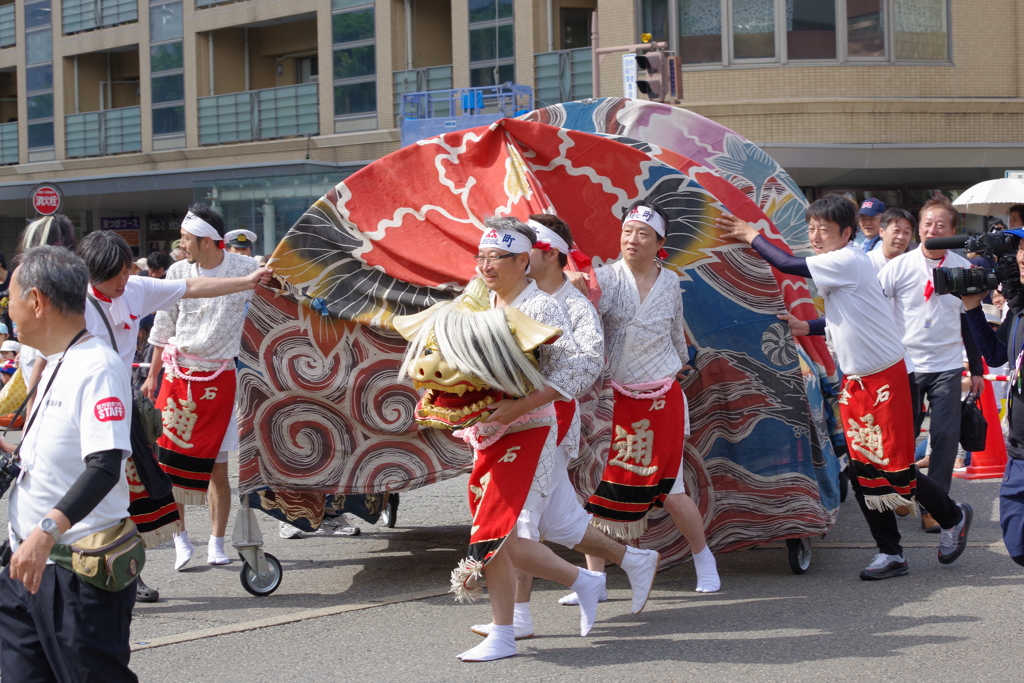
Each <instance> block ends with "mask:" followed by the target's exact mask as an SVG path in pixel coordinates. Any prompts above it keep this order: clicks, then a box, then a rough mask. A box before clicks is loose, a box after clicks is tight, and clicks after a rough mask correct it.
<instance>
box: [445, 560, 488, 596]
mask: <svg viewBox="0 0 1024 683" xmlns="http://www.w3.org/2000/svg"><path fill="white" fill-rule="evenodd" d="M483 578H484V563H483V562H481V561H480V560H475V559H473V558H472V557H467V558H465V559H462V560H459V566H458V567H456V568H455V569H453V570H452V587H451V588H449V589H448V592H449V593H454V594H455V599H456V600H457V601H458V602H463V603H465V602H475V601H476V600H478V599H479V598H481V597H483V594H484V587H483ZM471 583H472V585H470V584H471Z"/></svg>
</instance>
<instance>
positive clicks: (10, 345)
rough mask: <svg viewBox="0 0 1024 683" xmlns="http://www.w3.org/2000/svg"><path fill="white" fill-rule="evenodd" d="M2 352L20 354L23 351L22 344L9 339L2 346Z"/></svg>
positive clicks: (0, 349)
mask: <svg viewBox="0 0 1024 683" xmlns="http://www.w3.org/2000/svg"><path fill="white" fill-rule="evenodd" d="M0 351H11V352H13V353H18V352H19V351H21V344H19V343H18V342H16V341H14V340H13V339H8V340H7V341H5V342H4V343H3V344H0Z"/></svg>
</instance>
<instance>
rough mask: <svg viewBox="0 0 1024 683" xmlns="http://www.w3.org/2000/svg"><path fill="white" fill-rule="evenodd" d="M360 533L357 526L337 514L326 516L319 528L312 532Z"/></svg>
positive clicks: (319, 533)
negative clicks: (331, 516)
mask: <svg viewBox="0 0 1024 683" xmlns="http://www.w3.org/2000/svg"><path fill="white" fill-rule="evenodd" d="M360 533H362V532H361V531H360V530H359V527H357V526H352V525H351V524H349V521H348V517H346V516H345V515H338V516H337V517H335V518H333V519H332V518H330V517H328V518H327V519H325V520H324V521H323V523H322V524H321V525H320V528H319V529H317V530H316V531H314V532H313V535H314V536H358V535H359V534H360Z"/></svg>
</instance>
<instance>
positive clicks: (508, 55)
mask: <svg viewBox="0 0 1024 683" xmlns="http://www.w3.org/2000/svg"><path fill="white" fill-rule="evenodd" d="M514 28H515V27H514V24H513V19H512V0H469V85H470V86H471V87H474V88H478V87H482V86H487V85H500V84H502V83H506V82H513V83H514V82H515V80H516V67H515V39H514V34H513V31H514Z"/></svg>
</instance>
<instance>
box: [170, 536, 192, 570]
mask: <svg viewBox="0 0 1024 683" xmlns="http://www.w3.org/2000/svg"><path fill="white" fill-rule="evenodd" d="M194 552H195V548H193V547H192V544H191V543H190V542H189V540H188V531H185V530H184V529H183V530H182V532H181V533H180V534H175V535H174V571H176V572H180V571H181V570H182V569H184V568H185V565H187V564H188V563H189V560H191V559H192V554H193V553H194Z"/></svg>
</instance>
